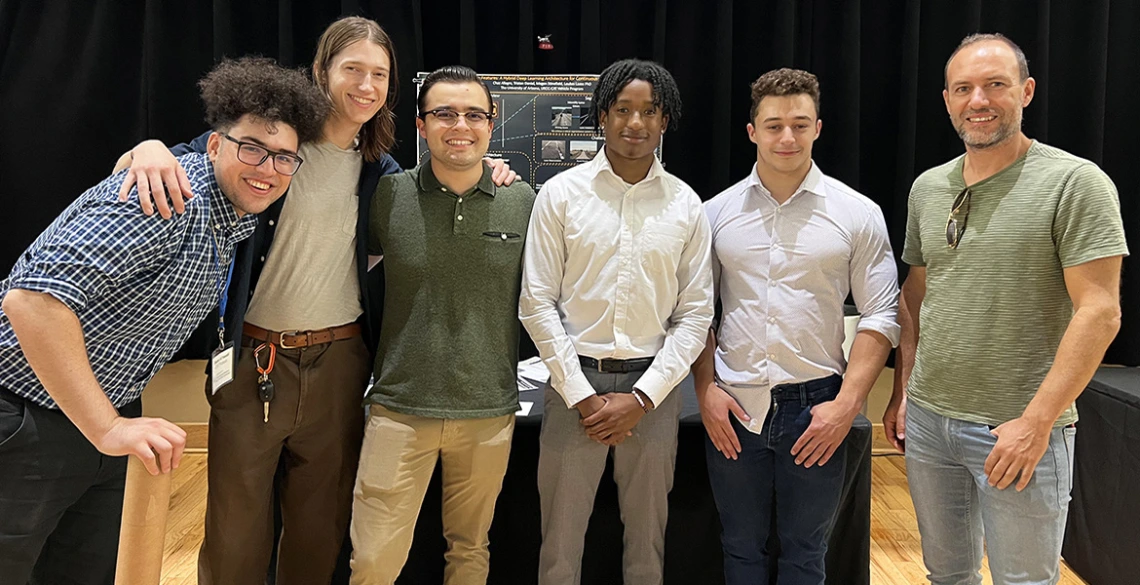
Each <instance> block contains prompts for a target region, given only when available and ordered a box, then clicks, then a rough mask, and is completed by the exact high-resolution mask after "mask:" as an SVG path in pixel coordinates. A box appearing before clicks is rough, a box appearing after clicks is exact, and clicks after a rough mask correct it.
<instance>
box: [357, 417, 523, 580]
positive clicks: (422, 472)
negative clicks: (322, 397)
mask: <svg viewBox="0 0 1140 585" xmlns="http://www.w3.org/2000/svg"><path fill="white" fill-rule="evenodd" d="M370 408H371V410H370V412H371V416H370V417H369V419H368V424H367V426H366V427H365V431H364V446H363V448H362V449H361V452H360V466H359V469H358V471H357V475H356V488H355V491H354V493H353V496H354V499H353V506H352V528H351V530H350V532H351V535H352V547H353V553H352V562H351V566H352V579H351V583H352V585H391V584H393V583H395V581H396V577H398V576H399V574H400V570H401V569H402V568H403V566H404V562H406V561H407V559H408V551H409V549H411V546H412V536H413V534H414V533H415V526H416V518H417V517H418V516H419V513H420V506H421V505H422V504H423V499H424V493H425V492H426V491H427V487H428V482H429V481H430V480H431V476H432V472H433V471H434V470H435V464H436V461H437V460H439V461H441V462H442V468H443V536H444V538H445V539H446V540H447V552H446V553H445V554H444V560H445V561H446V563H447V564H446V568H445V569H444V577H443V582H444V584H445V585H483V584H484V583H486V582H487V572H488V570H489V566H490V553H489V551H488V549H487V544H488V537H487V532H488V530H489V529H490V528H491V519H492V518H493V517H494V515H495V500H496V499H497V498H498V496H499V490H500V489H501V488H502V485H503V475H504V474H505V473H506V470H507V459H508V458H509V456H510V451H511V435H512V434H513V433H514V428H515V416H514V415H513V414H508V415H504V416H499V417H495V418H480V419H438V418H425V417H420V416H414V415H407V414H400V413H397V412H393V411H390V410H388V409H386V408H384V407H382V406H378V405H373V406H371V407H370Z"/></svg>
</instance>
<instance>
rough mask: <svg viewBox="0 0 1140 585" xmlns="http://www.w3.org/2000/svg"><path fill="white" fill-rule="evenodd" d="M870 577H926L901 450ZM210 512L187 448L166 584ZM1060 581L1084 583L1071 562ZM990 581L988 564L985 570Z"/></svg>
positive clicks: (198, 459)
mask: <svg viewBox="0 0 1140 585" xmlns="http://www.w3.org/2000/svg"><path fill="white" fill-rule="evenodd" d="M871 469H872V475H871V485H872V487H871V583H873V584H874V585H916V584H921V583H926V582H927V581H926V579H925V574H926V572H925V570H924V569H923V566H922V550H921V548H920V547H919V541H918V526H917V524H916V521H915V518H914V506H912V505H911V502H910V494H909V493H908V492H907V487H906V465H905V463H904V461H903V458H902V457H901V456H889V457H875V458H874V459H873V460H872V464H871ZM205 513H206V455H205V454H201V453H194V454H187V455H186V456H185V457H184V458H183V459H182V465H181V467H180V468H179V469H178V471H177V472H176V473H175V475H174V485H173V489H172V492H171V498H170V516H169V519H168V526H167V528H168V530H167V534H166V544H165V561H164V563H163V570H162V583H163V584H164V585H194V583H196V579H195V575H196V564H197V558H198V546H199V545H200V544H201V542H202V530H203V529H202V519H203V517H204V515H205ZM1061 571H1062V575H1061V581H1060V585H1085V582H1084V581H1082V580H1081V579H1080V577H1077V576H1076V575H1075V574H1074V573H1073V571H1072V570H1071V569H1069V567H1067V566H1062V567H1061ZM983 576H984V577H985V581H984V582H985V583H986V585H992V583H993V581H991V580H990V576H989V569H988V568H986V569H984V570H983Z"/></svg>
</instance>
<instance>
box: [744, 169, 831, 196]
mask: <svg viewBox="0 0 1140 585" xmlns="http://www.w3.org/2000/svg"><path fill="white" fill-rule="evenodd" d="M744 189H745V192H753V193H756V194H757V195H760V196H761V197H763V198H765V199H766V200H768V201H770V202H771V203H773V204H775V203H776V200H775V199H774V198H772V193H771V192H770V191H768V189H767V188H766V187H764V184H763V183H761V182H760V175H759V174H757V172H756V163H753V164H752V172H751V173H749V174H748V182H747V183H746V184H745V185H744ZM800 193H811V194H812V195H818V196H820V197H826V196H827V187H826V186H825V184H824V181H823V171H821V170H820V169H819V165H817V164H815V161H812V163H811V169H809V170H808V174H807V176H806V177H804V180H803V182H801V183H800V186H799V187H798V188H797V189H796V192H795V194H794V195H792V196H791V197H790V198H788V200H787V201H785V202H784V205H787V204H788V203H791V202H792V201H793V200H795V199H796V197H799V195H800ZM777 205H778V204H777Z"/></svg>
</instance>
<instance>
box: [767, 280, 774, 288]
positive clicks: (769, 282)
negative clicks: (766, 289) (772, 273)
mask: <svg viewBox="0 0 1140 585" xmlns="http://www.w3.org/2000/svg"><path fill="white" fill-rule="evenodd" d="M768 286H770V287H773V288H775V286H776V281H774V280H769V281H768Z"/></svg>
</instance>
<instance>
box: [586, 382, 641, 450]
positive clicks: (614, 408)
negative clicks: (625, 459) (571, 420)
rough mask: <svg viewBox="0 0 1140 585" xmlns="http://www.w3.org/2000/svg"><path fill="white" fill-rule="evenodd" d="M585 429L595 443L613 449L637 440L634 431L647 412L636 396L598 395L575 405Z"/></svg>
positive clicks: (619, 393) (623, 394) (618, 394)
mask: <svg viewBox="0 0 1140 585" xmlns="http://www.w3.org/2000/svg"><path fill="white" fill-rule="evenodd" d="M575 407H576V408H577V409H578V414H579V415H580V416H581V417H582V418H581V421H580V422H581V423H582V426H583V427H585V428H586V435H588V436H589V437H590V438H591V439H593V440H595V441H597V442H599V443H601V444H603V445H607V446H610V447H614V446H616V445H619V444H621V442H622V441H624V440H626V438H627V437H631V436H633V427H635V426H637V423H638V422H641V417H643V416H645V411H643V410H642V409H641V405H640V404H638V402H637V399H636V398H634V396H633V394H630V393H625V392H613V393H610V394H604V395H599V394H595V395H593V396H591V397H589V398H587V399H585V400H583V401H581V402H579V403H578V404H576V405H575Z"/></svg>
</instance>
